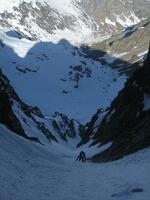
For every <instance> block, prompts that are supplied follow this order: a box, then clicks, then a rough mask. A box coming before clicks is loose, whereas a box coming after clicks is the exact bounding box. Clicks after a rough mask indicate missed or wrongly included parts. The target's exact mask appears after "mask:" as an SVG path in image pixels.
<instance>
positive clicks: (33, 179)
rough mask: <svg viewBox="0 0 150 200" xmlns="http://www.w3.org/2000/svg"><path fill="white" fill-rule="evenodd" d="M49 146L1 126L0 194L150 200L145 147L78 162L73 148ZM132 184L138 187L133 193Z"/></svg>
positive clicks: (33, 198) (30, 198) (56, 199)
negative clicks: (110, 158) (106, 159)
mask: <svg viewBox="0 0 150 200" xmlns="http://www.w3.org/2000/svg"><path fill="white" fill-rule="evenodd" d="M50 148H51V149H47V148H46V147H44V146H41V145H38V144H35V143H31V142H28V141H26V140H24V139H22V138H19V137H17V136H15V135H14V134H11V132H9V131H8V130H6V129H5V128H4V127H0V160H1V165H0V199H3V200H14V199H15V200H20V199H22V200H37V199H41V200H43V199H44V200H49V199H53V200H63V199H64V200H70V199H71V200H91V199H93V200H100V199H107V200H112V199H119V200H148V199H149V196H150V190H149V184H150V180H149V175H150V171H149V168H150V159H149V153H150V152H149V149H147V150H143V151H141V152H139V153H137V154H134V155H132V156H129V157H126V158H124V159H122V160H120V161H116V162H112V163H106V164H103V163H102V164H93V163H89V162H86V163H85V164H82V163H76V162H75V156H76V155H77V153H78V152H77V151H73V150H72V149H70V150H69V149H65V148H64V147H62V146H59V145H57V148H56V146H55V145H54V146H51V147H50ZM137 188H139V189H142V190H143V192H139V193H138V192H137V193H136V192H135V193H134V191H136V189H137ZM58 191H59V192H58ZM132 191H133V192H132ZM60 194H61V195H60Z"/></svg>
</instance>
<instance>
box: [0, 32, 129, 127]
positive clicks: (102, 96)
mask: <svg viewBox="0 0 150 200" xmlns="http://www.w3.org/2000/svg"><path fill="white" fill-rule="evenodd" d="M9 34H10V33H5V32H3V31H0V39H1V41H2V44H3V45H1V46H0V49H1V51H0V59H1V68H2V70H3V72H4V73H5V74H6V75H7V76H8V78H9V79H10V81H11V84H12V85H13V87H14V88H15V90H16V92H17V93H18V95H19V96H20V97H21V98H22V99H23V101H24V102H26V103H27V104H29V105H34V106H38V107H39V108H40V109H41V110H42V111H43V113H44V114H45V115H47V116H49V117H51V116H52V115H53V114H54V113H55V112H56V111H58V112H62V113H64V114H66V115H67V116H69V117H71V118H75V119H76V120H78V121H80V122H82V123H85V122H87V121H89V119H90V117H91V116H92V114H93V113H94V112H95V111H96V110H97V108H100V107H102V108H106V107H107V106H109V105H110V103H111V101H112V100H113V98H114V97H115V96H116V95H117V93H118V91H119V90H121V89H122V88H123V86H124V82H125V81H126V77H125V76H121V77H120V75H119V72H118V71H117V70H114V69H111V68H110V67H109V66H105V65H102V64H100V63H99V62H98V61H94V60H92V59H91V58H88V55H86V54H85V53H83V52H82V50H81V49H80V48H77V47H74V46H72V45H71V44H70V43H69V42H68V41H66V40H61V41H59V43H56V44H54V43H50V42H49V43H48V42H40V41H39V42H35V41H34V42H33V41H29V40H27V39H23V38H22V39H19V38H16V37H12V36H8V35H9ZM108 59H110V58H109V57H108ZM20 83H21V84H20Z"/></svg>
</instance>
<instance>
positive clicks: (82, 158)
mask: <svg viewBox="0 0 150 200" xmlns="http://www.w3.org/2000/svg"><path fill="white" fill-rule="evenodd" d="M78 160H79V162H80V161H82V162H85V161H86V155H85V152H84V151H81V152H80V154H79V155H78V157H77V158H76V161H78Z"/></svg>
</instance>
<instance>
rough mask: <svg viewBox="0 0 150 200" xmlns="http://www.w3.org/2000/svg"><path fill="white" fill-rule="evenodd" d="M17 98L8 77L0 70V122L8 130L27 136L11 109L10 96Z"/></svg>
mask: <svg viewBox="0 0 150 200" xmlns="http://www.w3.org/2000/svg"><path fill="white" fill-rule="evenodd" d="M10 95H12V97H14V98H18V97H17V96H16V94H15V92H14V90H13V88H12V87H11V86H10V85H9V81H8V79H7V78H6V77H5V76H4V75H3V73H2V71H0V123H2V124H4V125H6V126H7V127H8V128H9V129H10V130H12V131H14V132H16V133H17V134H19V135H21V136H23V137H27V135H26V134H25V132H24V130H23V128H22V127H21V124H20V122H19V120H18V119H17V117H16V116H15V114H14V112H13V110H12V104H13V101H12V99H11V97H10Z"/></svg>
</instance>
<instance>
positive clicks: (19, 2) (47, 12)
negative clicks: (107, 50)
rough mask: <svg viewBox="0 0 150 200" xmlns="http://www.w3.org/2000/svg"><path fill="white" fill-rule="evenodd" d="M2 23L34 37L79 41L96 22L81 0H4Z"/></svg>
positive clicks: (1, 9)
mask: <svg viewBox="0 0 150 200" xmlns="http://www.w3.org/2000/svg"><path fill="white" fill-rule="evenodd" d="M0 27H1V28H3V29H5V30H7V31H8V30H16V31H18V32H20V34H21V35H23V36H25V37H27V38H30V39H31V40H37V39H40V40H45V41H47V40H48V41H56V42H58V41H59V40H60V39H62V38H64V39H67V40H69V41H71V42H80V41H81V39H83V37H84V35H90V34H91V33H92V31H93V30H95V29H96V23H95V22H94V20H92V18H91V17H89V16H88V15H87V14H86V12H85V11H84V10H83V9H81V8H80V6H79V0H57V1H54V0H47V1H44V0H34V1H31V0H25V1H23V0H14V1H11V0H7V1H5V0H2V1H1V7H0Z"/></svg>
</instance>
